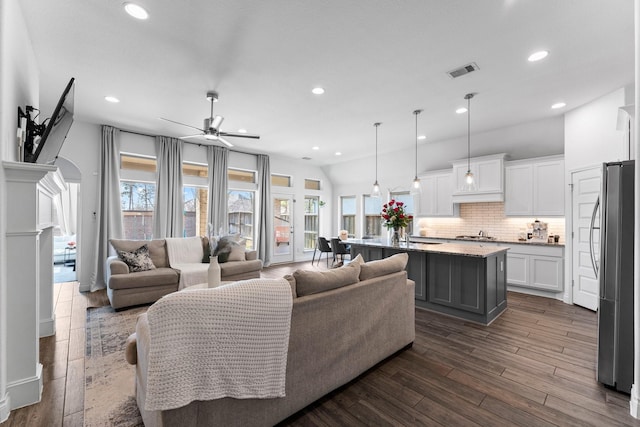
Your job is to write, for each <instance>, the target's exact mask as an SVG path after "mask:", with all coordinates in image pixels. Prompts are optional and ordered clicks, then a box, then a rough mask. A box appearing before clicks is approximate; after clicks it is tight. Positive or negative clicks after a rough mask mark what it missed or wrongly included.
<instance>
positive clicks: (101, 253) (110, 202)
mask: <svg viewBox="0 0 640 427" xmlns="http://www.w3.org/2000/svg"><path fill="white" fill-rule="evenodd" d="M98 180H99V184H98V189H97V190H98V208H97V210H96V212H95V216H96V221H97V223H98V238H97V239H96V240H95V244H96V248H95V254H96V256H95V258H94V263H95V264H94V265H93V271H94V273H93V275H92V276H91V291H95V290H98V289H102V288H106V287H107V285H106V280H105V269H104V266H105V261H106V259H107V257H108V256H109V255H110V253H109V239H120V238H122V228H123V227H122V209H121V207H120V131H119V130H118V129H115V128H112V127H111V126H102V138H101V141H100V165H99V173H98Z"/></svg>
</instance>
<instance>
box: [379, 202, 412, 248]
mask: <svg viewBox="0 0 640 427" xmlns="http://www.w3.org/2000/svg"><path fill="white" fill-rule="evenodd" d="M380 216H381V217H382V225H384V226H385V227H387V230H392V229H393V232H392V234H391V239H390V240H391V244H392V245H393V246H396V247H397V246H399V245H400V229H402V228H405V229H406V228H407V226H409V223H410V222H411V221H413V215H408V214H407V213H406V212H405V208H404V203H403V202H398V201H396V200H394V199H391V200H390V201H389V202H388V203H385V204H384V205H382V212H381V213H380Z"/></svg>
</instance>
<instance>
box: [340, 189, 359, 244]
mask: <svg viewBox="0 0 640 427" xmlns="http://www.w3.org/2000/svg"><path fill="white" fill-rule="evenodd" d="M340 214H341V217H340V227H341V230H347V234H348V235H349V236H351V237H355V235H356V196H342V197H340Z"/></svg>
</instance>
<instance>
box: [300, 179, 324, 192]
mask: <svg viewBox="0 0 640 427" xmlns="http://www.w3.org/2000/svg"><path fill="white" fill-rule="evenodd" d="M304 189H305V190H320V181H318V180H316V179H305V180H304Z"/></svg>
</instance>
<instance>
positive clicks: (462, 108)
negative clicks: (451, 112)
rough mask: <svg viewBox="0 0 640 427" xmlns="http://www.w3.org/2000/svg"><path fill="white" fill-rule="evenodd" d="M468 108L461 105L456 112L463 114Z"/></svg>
mask: <svg viewBox="0 0 640 427" xmlns="http://www.w3.org/2000/svg"><path fill="white" fill-rule="evenodd" d="M466 112H467V109H466V108H465V107H460V108H458V109H457V110H456V113H458V114H462V113H466Z"/></svg>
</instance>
